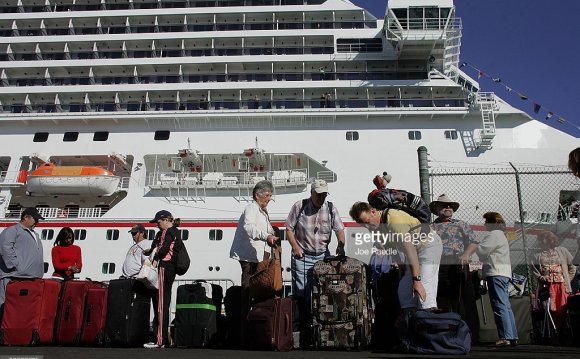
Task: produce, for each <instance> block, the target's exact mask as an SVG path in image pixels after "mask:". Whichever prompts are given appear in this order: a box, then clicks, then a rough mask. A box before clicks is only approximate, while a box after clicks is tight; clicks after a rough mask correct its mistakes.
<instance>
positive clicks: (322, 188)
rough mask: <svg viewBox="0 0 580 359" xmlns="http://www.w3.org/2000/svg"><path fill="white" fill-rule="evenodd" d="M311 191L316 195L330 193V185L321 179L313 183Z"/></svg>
mask: <svg viewBox="0 0 580 359" xmlns="http://www.w3.org/2000/svg"><path fill="white" fill-rule="evenodd" d="M311 191H314V192H316V193H328V183H326V181H325V180H321V179H317V180H314V182H312V187H311Z"/></svg>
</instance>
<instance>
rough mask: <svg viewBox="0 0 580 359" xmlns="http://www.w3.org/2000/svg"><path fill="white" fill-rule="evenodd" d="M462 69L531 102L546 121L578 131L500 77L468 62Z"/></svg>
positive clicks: (460, 66) (533, 108)
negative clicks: (554, 120)
mask: <svg viewBox="0 0 580 359" xmlns="http://www.w3.org/2000/svg"><path fill="white" fill-rule="evenodd" d="M464 67H468V68H470V69H472V70H474V71H475V72H476V73H477V79H478V80H479V79H481V78H482V77H487V78H489V79H491V80H492V81H493V82H495V83H496V84H497V85H498V86H503V87H504V88H505V90H506V91H507V92H510V93H515V94H516V95H517V96H518V97H519V98H520V99H521V100H522V101H530V102H532V110H533V111H534V113H535V114H540V112H541V113H542V114H543V116H544V119H545V120H546V121H548V120H550V119H552V118H554V119H556V121H558V122H559V123H562V124H567V125H570V126H572V127H574V128H575V129H577V130H580V127H578V126H577V125H576V124H574V123H571V122H568V121H566V119H565V118H564V117H562V116H560V115H558V114H557V113H555V112H554V111H552V110H550V109H548V108H547V107H545V106H544V105H542V104H540V103H539V102H538V101H536V100H533V99H530V98H529V97H528V96H527V95H525V94H524V93H523V92H521V91H517V90H516V89H514V88H513V87H512V86H509V85H508V84H506V83H505V82H503V81H502V79H501V78H500V77H498V76H493V75H491V74H488V73H487V72H485V71H483V70H481V69H479V68H477V67H476V66H474V65H472V64H470V63H468V62H462V63H461V64H460V65H459V68H464Z"/></svg>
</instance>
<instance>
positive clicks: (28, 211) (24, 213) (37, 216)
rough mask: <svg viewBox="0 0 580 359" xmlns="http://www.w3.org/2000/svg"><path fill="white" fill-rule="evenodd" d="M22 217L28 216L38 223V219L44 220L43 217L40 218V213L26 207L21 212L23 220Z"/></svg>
mask: <svg viewBox="0 0 580 359" xmlns="http://www.w3.org/2000/svg"><path fill="white" fill-rule="evenodd" d="M24 216H30V217H32V218H34V219H35V220H36V221H38V220H39V219H44V217H43V216H41V215H40V213H38V210H37V209H36V208H34V207H28V208H26V209H25V210H24V211H22V215H21V218H24Z"/></svg>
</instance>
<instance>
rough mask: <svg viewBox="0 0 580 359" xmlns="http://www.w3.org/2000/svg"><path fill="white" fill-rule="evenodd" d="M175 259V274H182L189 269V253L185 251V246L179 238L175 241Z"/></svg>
mask: <svg viewBox="0 0 580 359" xmlns="http://www.w3.org/2000/svg"><path fill="white" fill-rule="evenodd" d="M175 247H176V248H177V250H176V253H177V254H176V260H175V274H177V275H184V274H185V273H186V272H187V270H188V269H189V264H190V263H191V261H190V260H189V253H187V248H185V244H184V243H183V241H182V240H181V239H179V240H178V241H177V243H176V246H175Z"/></svg>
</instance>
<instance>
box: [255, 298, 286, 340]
mask: <svg viewBox="0 0 580 359" xmlns="http://www.w3.org/2000/svg"><path fill="white" fill-rule="evenodd" d="M247 338H248V339H249V341H250V342H249V343H248V344H249V345H250V347H251V348H252V349H255V350H272V349H275V350H278V351H287V350H290V349H292V299H290V298H275V299H268V300H266V301H263V302H260V303H256V304H254V305H253V306H252V309H251V310H250V313H249V314H248V335H247Z"/></svg>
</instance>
